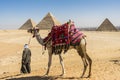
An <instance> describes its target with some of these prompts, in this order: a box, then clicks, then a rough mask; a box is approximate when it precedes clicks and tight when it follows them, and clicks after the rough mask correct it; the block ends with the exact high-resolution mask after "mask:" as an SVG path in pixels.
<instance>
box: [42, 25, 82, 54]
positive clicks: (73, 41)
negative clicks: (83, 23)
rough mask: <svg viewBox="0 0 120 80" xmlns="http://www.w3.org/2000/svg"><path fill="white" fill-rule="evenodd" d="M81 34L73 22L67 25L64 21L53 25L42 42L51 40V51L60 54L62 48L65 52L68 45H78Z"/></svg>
mask: <svg viewBox="0 0 120 80" xmlns="http://www.w3.org/2000/svg"><path fill="white" fill-rule="evenodd" d="M83 36H84V34H83V33H82V32H80V31H79V30H78V29H76V28H75V25H74V24H72V25H71V26H68V24H67V23H65V24H63V25H60V26H53V27H52V29H51V32H50V33H49V34H48V36H47V37H46V38H45V39H44V43H47V42H48V41H49V40H52V52H53V53H55V54H60V53H61V52H62V50H64V53H65V52H67V50H68V49H69V46H70V45H74V46H76V45H78V44H79V43H80V40H81V38H82V37H83Z"/></svg>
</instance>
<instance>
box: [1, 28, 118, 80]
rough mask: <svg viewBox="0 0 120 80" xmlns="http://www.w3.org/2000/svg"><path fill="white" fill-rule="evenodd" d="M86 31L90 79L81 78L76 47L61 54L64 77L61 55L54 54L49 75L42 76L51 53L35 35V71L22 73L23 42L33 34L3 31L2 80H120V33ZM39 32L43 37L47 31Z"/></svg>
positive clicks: (33, 44) (32, 42)
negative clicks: (63, 68)
mask: <svg viewBox="0 0 120 80" xmlns="http://www.w3.org/2000/svg"><path fill="white" fill-rule="evenodd" d="M83 33H84V34H86V35H87V53H88V55H89V56H90V57H91V59H92V61H93V63H92V76H91V77H90V78H79V77H80V76H81V74H82V71H83V63H82V60H81V58H80V56H79V55H78V54H77V52H76V51H75V50H74V49H71V50H69V51H68V52H67V53H66V54H62V56H63V60H64V66H65V70H66V73H65V75H64V76H62V77H60V76H58V75H60V74H61V72H62V71H61V66H60V62H59V57H58V55H53V59H52V66H51V69H50V73H49V76H43V75H44V74H45V72H46V69H47V62H48V54H47V53H48V52H47V50H46V51H45V53H44V54H43V55H42V46H41V45H40V44H39V43H38V42H37V41H36V39H35V38H32V39H31V42H30V49H31V51H32V57H31V58H32V59H31V69H32V72H31V73H30V74H20V67H21V57H22V51H23V45H24V44H25V43H28V41H29V39H30V37H31V34H29V33H27V31H26V30H0V80H120V32H95V31H83ZM40 34H41V36H42V37H43V38H44V37H46V36H47V34H48V31H47V30H46V31H45V30H40ZM85 76H87V72H86V74H85Z"/></svg>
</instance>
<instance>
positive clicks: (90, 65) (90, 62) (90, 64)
mask: <svg viewBox="0 0 120 80" xmlns="http://www.w3.org/2000/svg"><path fill="white" fill-rule="evenodd" d="M86 57H87V60H88V62H89V74H88V76H87V77H90V76H91V67H92V60H91V58H90V57H89V56H88V54H86Z"/></svg>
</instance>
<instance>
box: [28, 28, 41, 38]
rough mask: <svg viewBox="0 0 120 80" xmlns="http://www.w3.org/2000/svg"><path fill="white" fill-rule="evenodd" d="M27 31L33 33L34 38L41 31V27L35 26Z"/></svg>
mask: <svg viewBox="0 0 120 80" xmlns="http://www.w3.org/2000/svg"><path fill="white" fill-rule="evenodd" d="M27 32H28V33H31V34H33V38H34V37H35V36H36V34H37V33H39V29H38V28H36V27H34V28H31V29H28V30H27Z"/></svg>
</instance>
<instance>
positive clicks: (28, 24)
mask: <svg viewBox="0 0 120 80" xmlns="http://www.w3.org/2000/svg"><path fill="white" fill-rule="evenodd" d="M35 26H36V23H35V22H34V21H33V20H32V19H28V20H27V21H26V22H25V23H24V24H23V25H22V26H21V27H20V28H19V29H20V30H27V29H30V28H33V27H35Z"/></svg>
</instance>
